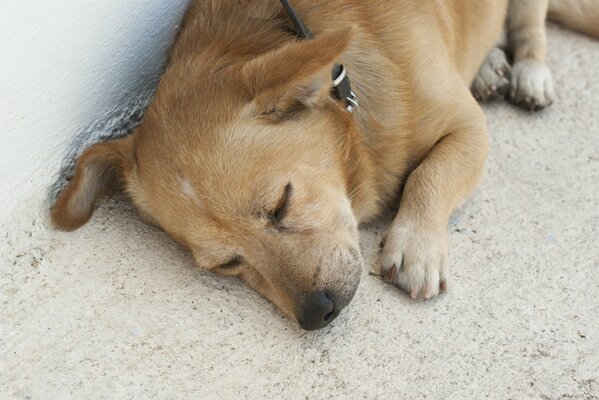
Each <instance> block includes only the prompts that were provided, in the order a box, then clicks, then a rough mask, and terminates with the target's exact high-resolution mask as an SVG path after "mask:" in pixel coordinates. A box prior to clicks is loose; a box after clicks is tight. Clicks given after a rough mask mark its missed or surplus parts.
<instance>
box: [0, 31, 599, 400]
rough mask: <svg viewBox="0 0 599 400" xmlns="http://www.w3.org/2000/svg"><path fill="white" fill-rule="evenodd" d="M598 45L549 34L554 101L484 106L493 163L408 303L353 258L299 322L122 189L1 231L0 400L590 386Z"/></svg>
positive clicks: (464, 394) (598, 182) (596, 365)
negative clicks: (312, 319) (347, 293)
mask: <svg viewBox="0 0 599 400" xmlns="http://www.w3.org/2000/svg"><path fill="white" fill-rule="evenodd" d="M598 65H599V43H596V42H592V41H591V40H589V39H587V38H585V37H582V36H579V35H576V34H573V33H569V32H566V31H563V30H561V29H558V28H551V30H550V66H551V68H552V70H553V72H554V78H555V83H556V91H557V96H558V99H557V102H556V103H555V104H554V105H553V106H552V107H550V108H549V109H548V110H546V111H543V112H540V113H536V114H529V113H527V112H523V111H519V110H517V109H514V108H512V107H511V106H509V105H504V104H494V105H490V106H487V107H486V109H487V110H488V116H489V126H490V132H491V136H492V148H491V155H490V160H489V163H488V176H487V178H486V180H485V182H484V184H483V185H482V186H481V188H480V190H479V191H478V192H477V193H476V194H475V196H474V197H473V198H472V200H471V201H469V202H468V203H467V204H466V205H464V206H463V207H462V209H461V210H459V211H458V212H457V213H456V215H455V216H454V218H453V220H452V223H451V226H450V230H451V236H450V241H451V250H450V256H451V259H452V280H451V282H450V288H449V289H450V290H449V292H448V293H446V294H444V295H443V296H441V297H440V298H438V299H435V300H432V301H428V302H415V301H412V300H410V299H409V298H408V297H407V296H406V295H404V294H402V293H400V292H399V291H398V290H397V289H396V288H394V287H392V286H389V285H386V284H384V283H382V282H381V281H380V279H379V278H378V277H376V276H373V275H371V274H370V273H369V272H370V271H374V270H375V267H374V265H375V264H376V259H377V252H378V243H379V241H380V238H381V234H382V232H383V230H384V228H385V227H386V225H387V224H388V222H389V217H387V218H385V219H383V220H382V221H380V222H379V223H377V224H375V225H373V226H370V227H364V228H363V229H362V234H363V240H362V249H363V252H364V254H365V256H366V258H367V261H368V262H367V265H368V268H367V270H365V271H364V276H363V280H362V284H361V286H360V289H359V291H358V293H357V295H356V297H355V299H354V301H353V302H352V303H351V305H350V306H349V307H348V308H347V309H346V310H345V311H344V312H343V313H342V314H341V315H340V316H339V318H338V319H337V320H336V321H335V322H334V323H333V324H332V326H330V327H328V328H326V329H324V330H322V331H319V332H315V333H306V332H303V331H301V330H300V329H299V328H297V327H296V326H295V325H294V324H293V323H291V322H290V321H288V320H287V319H286V318H284V317H282V316H281V314H280V313H279V312H278V311H277V310H276V309H275V308H274V307H273V306H271V305H270V304H269V303H268V302H267V301H265V300H263V299H262V298H260V297H259V296H258V295H257V294H255V293H254V292H252V291H251V290H249V289H246V288H245V287H243V286H242V285H241V284H239V283H237V282H236V281H232V280H226V279H222V278H219V277H216V276H214V275H211V274H208V273H204V272H201V271H198V270H197V269H194V268H193V266H192V260H191V258H190V256H189V255H188V254H187V253H186V252H185V251H184V250H182V249H181V248H179V247H178V246H177V245H176V244H175V243H174V242H173V241H172V240H170V239H169V238H168V237H167V236H166V235H165V234H163V233H161V232H160V231H158V230H156V229H153V228H150V227H147V226H145V225H143V224H142V223H141V222H139V221H138V219H137V218H136V216H135V215H134V214H133V213H132V212H131V210H130V209H129V208H128V207H127V206H126V205H124V204H123V203H122V202H120V201H118V200H109V201H106V202H104V203H103V204H102V205H101V207H100V208H99V210H98V211H97V213H96V214H95V216H94V217H93V220H92V222H91V223H90V224H88V225H86V226H85V227H84V228H82V229H81V230H79V231H77V232H75V233H71V234H66V233H61V232H56V231H53V230H49V229H47V228H45V225H44V223H43V222H39V221H38V222H37V223H36V224H35V225H33V224H31V223H30V221H31V216H29V215H23V216H15V220H14V221H13V224H12V225H10V226H9V227H8V228H5V230H4V232H6V233H3V234H2V236H5V237H4V239H5V240H4V241H3V243H1V244H0V251H2V253H3V254H0V260H1V261H2V262H3V265H2V266H1V268H0V371H1V372H0V398H2V399H9V398H21V399H42V398H45V399H61V398H80V399H88V398H135V399H148V398H169V399H173V398H193V399H227V398H250V399H258V398H290V399H304V398H311V399H313V398H314V399H316V398H379V399H391V398H406V399H419V398H425V397H426V398H429V399H481V398H493V399H508V398H511V399H530V398H538V399H561V398H567V399H599V106H598V100H599V70H598V69H597V68H598V67H597V66H598Z"/></svg>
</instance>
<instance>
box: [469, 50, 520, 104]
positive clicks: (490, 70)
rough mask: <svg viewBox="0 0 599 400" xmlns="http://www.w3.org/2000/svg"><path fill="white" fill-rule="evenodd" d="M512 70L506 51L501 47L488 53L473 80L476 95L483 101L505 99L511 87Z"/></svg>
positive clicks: (473, 92)
mask: <svg viewBox="0 0 599 400" xmlns="http://www.w3.org/2000/svg"><path fill="white" fill-rule="evenodd" d="M510 70H511V67H510V64H509V63H508V61H507V57H506V55H505V51H504V50H503V49H502V48H501V47H495V48H494V49H493V50H491V52H490V53H489V54H488V55H487V58H486V59H485V61H484V62H483V65H481V67H480V69H479V70H478V73H477V74H476V77H475V78H474V81H473V82H472V87H471V91H472V94H473V95H474V97H475V98H476V99H477V100H481V101H489V100H494V99H503V98H504V97H505V94H506V93H507V91H508V89H509V87H510V81H509V78H510Z"/></svg>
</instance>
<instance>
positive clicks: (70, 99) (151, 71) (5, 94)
mask: <svg viewBox="0 0 599 400" xmlns="http://www.w3.org/2000/svg"><path fill="white" fill-rule="evenodd" d="M187 2H188V0H169V1H165V0H126V1H125V0H46V1H39V0H13V1H8V0H7V1H2V2H0V221H2V220H3V219H5V218H7V217H9V216H11V214H13V213H14V212H16V211H15V210H18V209H19V205H22V204H23V203H25V202H27V201H28V200H29V199H33V198H35V199H39V200H36V205H38V206H40V210H41V209H42V207H41V206H42V202H43V200H42V199H43V198H45V195H46V193H47V191H48V188H49V187H50V185H51V184H52V183H53V182H54V181H55V180H56V178H57V174H58V171H59V169H60V168H61V166H62V165H63V162H64V160H65V157H67V155H69V154H73V153H74V152H76V151H78V150H79V149H76V148H75V147H81V146H83V145H84V144H88V143H89V142H91V141H93V140H96V139H97V138H98V137H101V136H105V135H110V134H111V131H112V130H118V127H119V125H120V124H122V121H121V120H122V119H123V118H124V119H127V118H128V116H129V114H130V113H135V112H138V111H139V110H136V108H139V107H142V106H143V105H144V104H145V102H146V101H147V99H148V97H149V95H150V94H151V92H152V90H153V88H154V86H155V84H156V82H157V79H158V77H159V74H160V72H161V70H162V68H163V65H164V62H165V55H166V52H167V50H168V47H169V45H170V43H171V40H172V38H173V37H174V34H175V32H176V29H177V25H178V23H179V21H180V19H181V17H182V15H183V12H184V9H185V6H186V4H187Z"/></svg>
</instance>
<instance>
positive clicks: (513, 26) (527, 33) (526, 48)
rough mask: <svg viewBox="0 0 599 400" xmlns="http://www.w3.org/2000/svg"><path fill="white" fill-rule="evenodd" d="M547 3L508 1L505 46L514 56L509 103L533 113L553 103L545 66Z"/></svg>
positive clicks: (550, 79) (548, 74) (549, 77)
mask: <svg viewBox="0 0 599 400" xmlns="http://www.w3.org/2000/svg"><path fill="white" fill-rule="evenodd" d="M547 7H548V0H511V1H510V8H509V15H508V22H507V23H508V43H509V46H510V48H511V50H512V51H513V53H514V66H513V67H512V74H511V82H510V86H511V88H510V97H511V99H512V101H513V102H515V103H516V104H518V105H521V106H523V107H525V108H528V109H531V110H535V109H540V108H543V107H546V106H548V105H550V104H551V103H552V102H553V100H554V94H553V82H552V78H551V72H550V71H549V68H547V65H545V55H546V46H547V37H546V32H545V19H546V17H547Z"/></svg>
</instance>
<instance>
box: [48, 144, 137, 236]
mask: <svg viewBox="0 0 599 400" xmlns="http://www.w3.org/2000/svg"><path fill="white" fill-rule="evenodd" d="M134 160H135V155H134V136H133V135H129V136H127V137H125V138H122V139H115V140H110V141H108V142H104V143H98V144H96V145H93V146H91V147H90V148H89V149H87V150H86V151H85V152H84V153H83V154H82V155H81V157H80V158H79V160H78V161H77V164H76V166H75V174H74V175H73V178H72V179H71V180H70V182H69V183H68V184H67V187H66V188H65V189H64V190H63V191H62V193H61V194H60V196H59V197H58V199H57V200H56V202H55V203H54V206H53V207H52V212H51V217H52V221H53V222H54V224H55V225H56V226H57V227H58V228H60V229H63V230H68V231H70V230H73V229H77V228H79V227H80V226H81V225H83V224H84V223H86V222H87V220H88V219H89V218H90V217H91V215H92V212H93V210H94V206H95V203H96V201H97V200H98V199H99V198H100V197H102V196H105V195H107V194H110V193H112V192H114V191H116V190H118V189H119V187H120V186H121V184H122V182H124V181H125V180H126V178H127V176H128V175H129V174H130V173H131V171H132V168H133V165H134V163H135V161H134Z"/></svg>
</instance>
